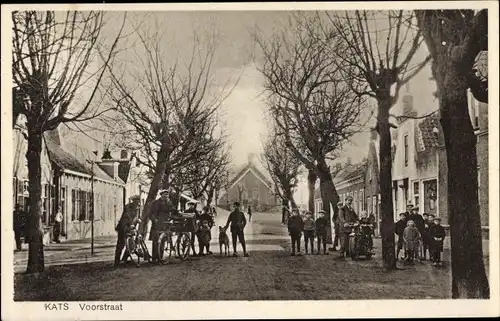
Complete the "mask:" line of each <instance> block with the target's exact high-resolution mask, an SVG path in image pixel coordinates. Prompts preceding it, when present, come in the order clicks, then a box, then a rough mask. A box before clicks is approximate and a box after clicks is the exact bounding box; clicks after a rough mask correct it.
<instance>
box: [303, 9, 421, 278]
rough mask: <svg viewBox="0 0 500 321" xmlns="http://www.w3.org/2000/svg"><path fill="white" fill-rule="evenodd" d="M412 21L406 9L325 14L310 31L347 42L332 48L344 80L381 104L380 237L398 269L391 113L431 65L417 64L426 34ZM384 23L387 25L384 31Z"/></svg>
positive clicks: (387, 262) (388, 260) (388, 261)
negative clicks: (409, 84)
mask: <svg viewBox="0 0 500 321" xmlns="http://www.w3.org/2000/svg"><path fill="white" fill-rule="evenodd" d="M413 21H414V15H413V14H412V13H411V12H404V11H402V10H400V11H354V12H352V11H345V12H342V13H326V17H325V15H323V14H320V13H319V14H318V17H317V20H316V23H315V24H313V25H311V27H310V30H311V33H312V34H314V35H317V34H318V32H317V30H318V29H321V30H322V35H323V36H322V37H323V38H324V41H325V42H328V41H329V39H330V38H332V37H334V38H339V37H340V38H341V39H342V41H341V42H339V44H338V46H336V47H332V49H331V53H332V54H333V55H335V56H336V57H337V59H336V60H335V61H338V66H339V70H340V71H341V72H342V74H343V76H344V77H347V78H351V79H353V80H354V82H352V83H351V84H353V85H354V86H353V87H352V88H351V90H352V91H354V92H355V93H356V94H358V95H359V96H365V97H371V98H373V99H375V100H376V101H377V125H376V129H377V131H378V134H379V139H380V150H379V159H380V197H381V213H382V224H381V226H380V233H381V235H382V257H383V262H384V268H385V269H395V268H396V255H395V244H394V243H395V242H394V212H393V200H392V175H391V168H392V160H391V132H390V128H391V127H392V126H393V125H391V123H390V122H389V116H390V110H391V108H392V107H393V106H394V105H395V104H396V102H397V101H398V97H399V91H400V89H401V87H402V86H404V85H405V84H406V83H407V82H408V81H409V80H410V79H411V78H412V77H413V76H415V74H417V73H418V72H419V71H420V70H421V69H422V68H423V67H424V66H425V64H426V63H427V62H428V61H429V60H430V57H429V56H427V57H426V58H425V59H423V61H419V62H417V63H415V62H414V61H413V60H414V59H413V58H414V56H415V53H416V52H417V50H418V49H419V47H420V45H421V43H422V41H423V39H422V36H421V32H420V31H418V30H415V28H412V23H413ZM381 23H384V27H383V28H381V26H380V24H381ZM377 24H378V25H377ZM339 49H340V50H339ZM391 91H392V93H391Z"/></svg>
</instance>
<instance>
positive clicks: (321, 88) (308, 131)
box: [255, 14, 364, 237]
mask: <svg viewBox="0 0 500 321" xmlns="http://www.w3.org/2000/svg"><path fill="white" fill-rule="evenodd" d="M312 22H313V19H310V17H308V16H307V15H300V14H298V15H296V16H294V17H293V18H291V19H290V20H289V23H288V25H287V26H285V27H284V28H283V29H282V30H281V31H279V32H277V33H276V34H275V35H274V36H273V37H272V39H270V40H269V41H266V40H265V39H263V38H262V37H259V36H256V37H255V38H256V42H257V44H258V45H259V47H260V48H261V50H262V55H263V58H264V63H263V66H262V67H261V68H260V71H261V73H262V75H263V76H264V78H265V90H266V91H267V93H268V94H269V104H268V105H269V109H270V111H271V114H272V115H273V118H274V120H275V122H276V124H277V126H278V128H279V132H280V133H282V134H283V135H284V138H285V142H286V145H287V148H289V149H290V150H291V151H292V152H293V153H294V154H295V157H297V158H298V159H299V160H300V161H301V162H302V163H303V164H304V166H305V167H306V168H307V169H308V170H309V172H310V173H311V174H312V173H314V172H315V174H317V175H318V177H319V179H320V190H321V197H322V199H323V207H324V210H325V211H326V212H327V219H330V214H333V216H335V215H336V214H337V203H338V199H339V197H338V194H337V191H336V189H335V186H334V184H333V181H332V176H331V173H330V168H329V166H328V164H327V157H328V156H330V157H331V156H333V157H335V152H338V151H339V149H340V148H341V146H342V144H343V143H344V142H346V141H347V139H348V138H349V137H351V136H352V135H353V134H354V133H356V132H358V131H359V130H360V128H359V125H360V123H359V120H360V116H361V110H362V108H363V107H364V98H363V97H358V95H356V94H355V93H354V92H353V91H352V90H351V88H352V87H353V85H352V84H349V82H351V81H352V79H349V78H345V77H342V74H341V73H340V71H339V68H338V66H337V63H336V61H335V60H334V59H332V58H333V57H332V55H331V53H330V48H331V47H332V46H335V43H336V42H337V39H335V38H334V37H331V38H330V39H329V42H325V41H323V39H322V38H321V39H320V38H319V37H313V36H311V34H310V32H309V29H308V24H309V23H312ZM309 178H310V179H314V178H315V177H314V175H309ZM310 185H311V186H314V182H312V181H310ZM312 193H314V191H312ZM330 204H331V205H332V208H333V209H334V213H330ZM310 206H311V204H310ZM312 206H314V204H312ZM310 210H311V211H314V208H310ZM329 237H330V235H329Z"/></svg>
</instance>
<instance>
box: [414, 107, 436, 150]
mask: <svg viewBox="0 0 500 321" xmlns="http://www.w3.org/2000/svg"><path fill="white" fill-rule="evenodd" d="M434 128H437V129H438V132H437V133H435V132H434ZM440 129H441V124H440V123H439V117H438V115H436V114H434V115H431V116H429V117H427V118H425V119H424V120H423V121H421V122H420V123H419V124H418V141H419V150H420V151H424V150H429V149H432V148H436V147H439V146H440V142H439V138H440V137H439V133H441V132H442V130H440Z"/></svg>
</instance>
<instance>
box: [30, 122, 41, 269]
mask: <svg viewBox="0 0 500 321" xmlns="http://www.w3.org/2000/svg"><path fill="white" fill-rule="evenodd" d="M33 127H34V126H28V151H27V152H26V159H27V161H28V179H29V186H28V191H29V207H30V208H29V218H28V228H27V233H28V240H29V252H28V266H27V268H26V273H36V272H43V271H44V270H45V261H44V255H43V230H42V215H41V213H42V181H41V179H42V164H41V155H42V133H40V132H39V131H36V130H30V128H33Z"/></svg>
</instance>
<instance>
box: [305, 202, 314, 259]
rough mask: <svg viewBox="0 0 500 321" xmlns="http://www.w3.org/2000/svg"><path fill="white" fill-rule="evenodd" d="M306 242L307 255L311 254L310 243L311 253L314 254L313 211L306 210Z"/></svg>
mask: <svg viewBox="0 0 500 321" xmlns="http://www.w3.org/2000/svg"><path fill="white" fill-rule="evenodd" d="M304 242H305V246H306V255H307V254H309V251H308V245H309V243H310V244H311V254H314V219H313V218H312V215H311V212H309V211H308V212H306V218H305V220H304Z"/></svg>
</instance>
